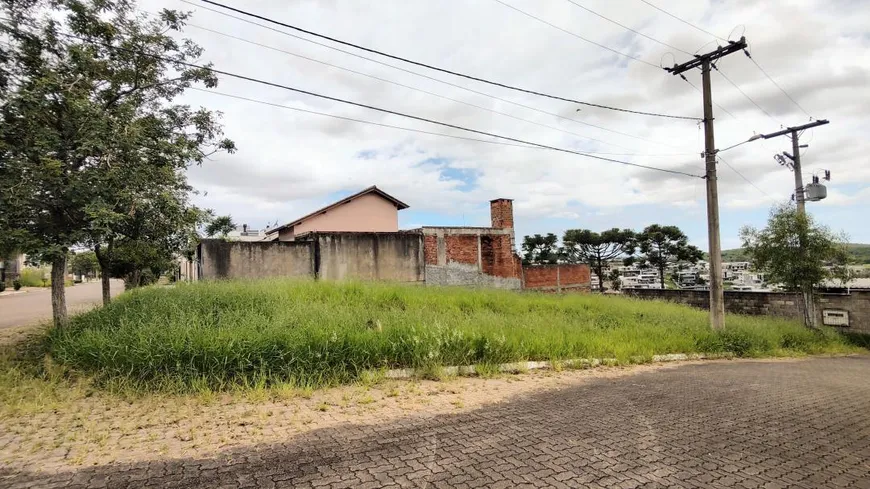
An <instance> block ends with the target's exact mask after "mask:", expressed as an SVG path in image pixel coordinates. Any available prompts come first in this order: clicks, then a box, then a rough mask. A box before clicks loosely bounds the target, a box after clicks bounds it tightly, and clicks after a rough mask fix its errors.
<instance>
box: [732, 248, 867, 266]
mask: <svg viewBox="0 0 870 489" xmlns="http://www.w3.org/2000/svg"><path fill="white" fill-rule="evenodd" d="M846 247H847V248H849V254H850V255H852V256H851V260H850V261H851V262H852V263H855V264H866V265H870V244H864V243H848V244H847V245H846ZM722 261H750V258H749V255H747V254H746V252H745V251H743V248H735V249H733V250H722Z"/></svg>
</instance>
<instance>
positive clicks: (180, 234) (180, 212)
mask: <svg viewBox="0 0 870 489" xmlns="http://www.w3.org/2000/svg"><path fill="white" fill-rule="evenodd" d="M207 216H208V212H207V211H203V210H201V209H199V208H197V207H195V206H193V205H190V203H189V197H188V195H187V192H185V191H184V190H181V189H176V190H175V191H170V190H168V189H167V190H164V191H162V192H160V193H153V195H151V196H150V198H149V199H143V200H142V201H141V202H139V204H138V205H137V206H136V207H135V209H134V210H132V211H131V213H130V214H129V215H127V216H126V219H124V220H123V221H122V222H121V223H120V224H119V225H118V226H116V227H115V231H116V235H115V236H116V237H115V240H114V248H113V250H112V255H111V258H110V259H109V275H111V276H112V277H114V278H122V279H124V284H125V287H126V288H128V289H131V288H136V287H139V286H141V285H148V284H149V283H151V282H153V281H155V280H157V278H159V276H160V275H161V274H162V273H164V272H166V271H168V270H170V269H171V268H172V266H173V261H174V259H175V258H176V257H177V256H178V255H180V254H184V253H186V252H187V251H188V250H190V249H191V248H192V247H193V245H194V243H195V242H196V241H197V239H198V237H199V236H198V234H197V229H198V228H199V226H200V225H201V224H202V223H203V222H205V220H206V218H207Z"/></svg>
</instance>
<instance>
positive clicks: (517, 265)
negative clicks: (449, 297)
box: [422, 199, 523, 289]
mask: <svg viewBox="0 0 870 489" xmlns="http://www.w3.org/2000/svg"><path fill="white" fill-rule="evenodd" d="M490 217H491V221H492V227H488V228H486V227H468V226H461V227H443V226H442V227H434V226H426V227H423V228H422V232H423V250H424V256H425V261H426V283H429V284H435V285H473V286H482V287H498V288H505V289H521V288H522V287H523V282H522V264H521V261H520V258H519V256H517V254H516V252H515V251H514V249H515V248H514V246H515V238H514V217H513V201H511V200H510V199H495V200H493V201H491V202H490Z"/></svg>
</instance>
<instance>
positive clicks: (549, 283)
mask: <svg viewBox="0 0 870 489" xmlns="http://www.w3.org/2000/svg"><path fill="white" fill-rule="evenodd" d="M523 275H524V277H523V287H524V288H526V289H536V288H539V287H555V286H556V267H550V266H525V267H523Z"/></svg>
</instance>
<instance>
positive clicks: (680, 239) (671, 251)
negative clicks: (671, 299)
mask: <svg viewBox="0 0 870 489" xmlns="http://www.w3.org/2000/svg"><path fill="white" fill-rule="evenodd" d="M637 243H638V249H639V251H640V253H641V257H640V261H641V263H645V264H649V265H650V266H652V267H655V268H656V269H657V270H658V271H659V281H660V282H661V287H662V288H665V268H667V266H668V265H670V264H673V263H679V262H689V263H697V262H698V260H700V259H701V258H703V257H704V253H703V252H702V251H701V250H699V249H698V248H697V247H695V246H692V245H690V244H689V238H688V236H686V235H685V234H683V232H682V231H680V228H678V227H677V226H661V225H659V224H652V225H650V226H647V227H646V228H644V230H643V232H641V233H640V234H639V235H638V236H637Z"/></svg>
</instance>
